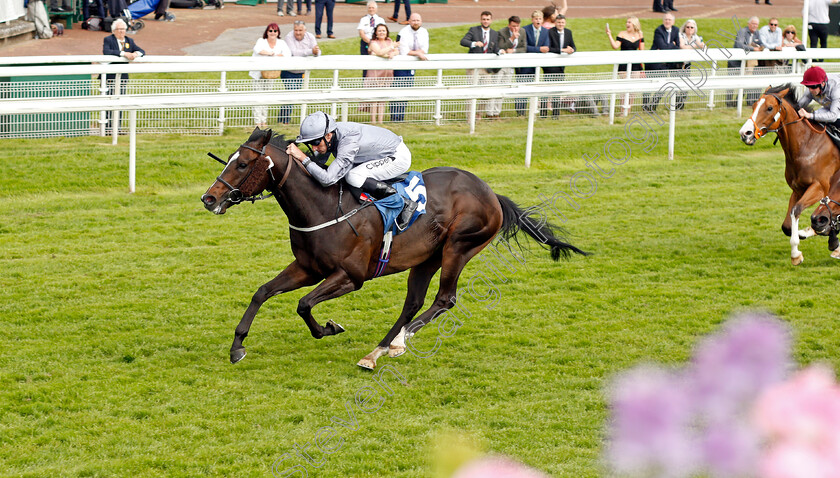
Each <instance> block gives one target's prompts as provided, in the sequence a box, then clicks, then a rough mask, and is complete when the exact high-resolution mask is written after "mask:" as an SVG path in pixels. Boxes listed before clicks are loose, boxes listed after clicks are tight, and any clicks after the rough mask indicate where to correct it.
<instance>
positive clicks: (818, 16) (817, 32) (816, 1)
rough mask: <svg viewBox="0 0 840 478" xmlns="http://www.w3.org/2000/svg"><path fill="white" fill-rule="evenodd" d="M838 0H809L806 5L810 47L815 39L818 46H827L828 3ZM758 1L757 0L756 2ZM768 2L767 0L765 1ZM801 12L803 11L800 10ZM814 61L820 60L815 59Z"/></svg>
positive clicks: (812, 46)
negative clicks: (807, 5)
mask: <svg viewBox="0 0 840 478" xmlns="http://www.w3.org/2000/svg"><path fill="white" fill-rule="evenodd" d="M838 1H840V0H811V1H810V2H809V7H808V43H809V45H810V47H811V48H816V47H817V41H819V43H820V48H827V47H828V22H830V21H831V20H830V19H829V18H828V5H829V4H831V3H837V2H838ZM756 3H758V2H756ZM767 3H769V2H767ZM802 13H803V14H804V13H805V12H802ZM814 61H822V59H821V58H820V59H816V60H814Z"/></svg>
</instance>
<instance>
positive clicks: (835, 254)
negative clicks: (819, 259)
mask: <svg viewBox="0 0 840 478" xmlns="http://www.w3.org/2000/svg"><path fill="white" fill-rule="evenodd" d="M831 257H833V258H835V259H840V249H837V250H834V251H831Z"/></svg>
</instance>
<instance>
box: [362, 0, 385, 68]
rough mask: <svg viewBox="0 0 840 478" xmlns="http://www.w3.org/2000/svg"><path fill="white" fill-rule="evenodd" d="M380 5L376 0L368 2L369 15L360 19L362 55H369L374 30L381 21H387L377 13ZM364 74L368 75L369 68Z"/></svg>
mask: <svg viewBox="0 0 840 478" xmlns="http://www.w3.org/2000/svg"><path fill="white" fill-rule="evenodd" d="M377 10H378V7H377V6H376V1H375V0H370V1H369V2H368V3H367V12H368V13H367V15H365V16H363V17H362V19H361V20H359V26H358V27H357V28H358V29H359V38H360V40H359V54H360V55H368V54H369V53H368V46H369V45H370V40H371V38H373V30H374V29H375V28H376V25H379V24H380V23H385V19H384V18H382V17H380V16H379V15H377V14H376V11H377ZM362 76H367V70H364V71H362Z"/></svg>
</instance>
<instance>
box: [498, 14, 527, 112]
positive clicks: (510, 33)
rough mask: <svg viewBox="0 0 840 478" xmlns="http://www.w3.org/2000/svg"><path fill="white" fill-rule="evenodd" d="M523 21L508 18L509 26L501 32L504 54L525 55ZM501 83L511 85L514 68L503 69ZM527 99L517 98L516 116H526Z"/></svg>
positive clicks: (515, 101) (500, 42)
mask: <svg viewBox="0 0 840 478" xmlns="http://www.w3.org/2000/svg"><path fill="white" fill-rule="evenodd" d="M521 24H522V20H520V18H519V17H517V16H516V15H514V16H511V17H510V18H508V26H506V27H504V28H502V29H501V30H499V48H501V51H502V52H504V53H525V49H526V48H527V45H526V41H525V35H523V34H522V28H521ZM517 70H518V68H517ZM499 75H500V80H501V81H500V83H510V81H511V80H512V79H513V78H514V69H513V68H502V71H500V72H499ZM525 103H526V100H525V98H516V99H515V100H514V104H515V106H516V114H517V115H518V116H522V115H524V114H525Z"/></svg>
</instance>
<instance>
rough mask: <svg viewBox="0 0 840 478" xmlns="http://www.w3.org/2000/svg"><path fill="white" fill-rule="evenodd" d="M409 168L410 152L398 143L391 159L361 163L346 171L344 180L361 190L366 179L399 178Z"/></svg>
mask: <svg viewBox="0 0 840 478" xmlns="http://www.w3.org/2000/svg"><path fill="white" fill-rule="evenodd" d="M410 167H411V151H409V150H408V146H406V145H405V143H403V142H400V145H399V146H397V151H396V152H395V153H394V157H393V158H382V159H374V160H373V161H368V162H366V163H362V164H360V165H358V166H356V167H355V168H353V169H351V170H350V171H347V175H346V176H344V180H345V181H347V184H349V185H351V186H353V187H354V188H361V187H362V184H364V183H365V179H367V178H373V179H376V180H379V181H384V180H386V179H391V178H393V177H394V176H399V175H400V174H402V173H404V172H406V171H408V168H410Z"/></svg>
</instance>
